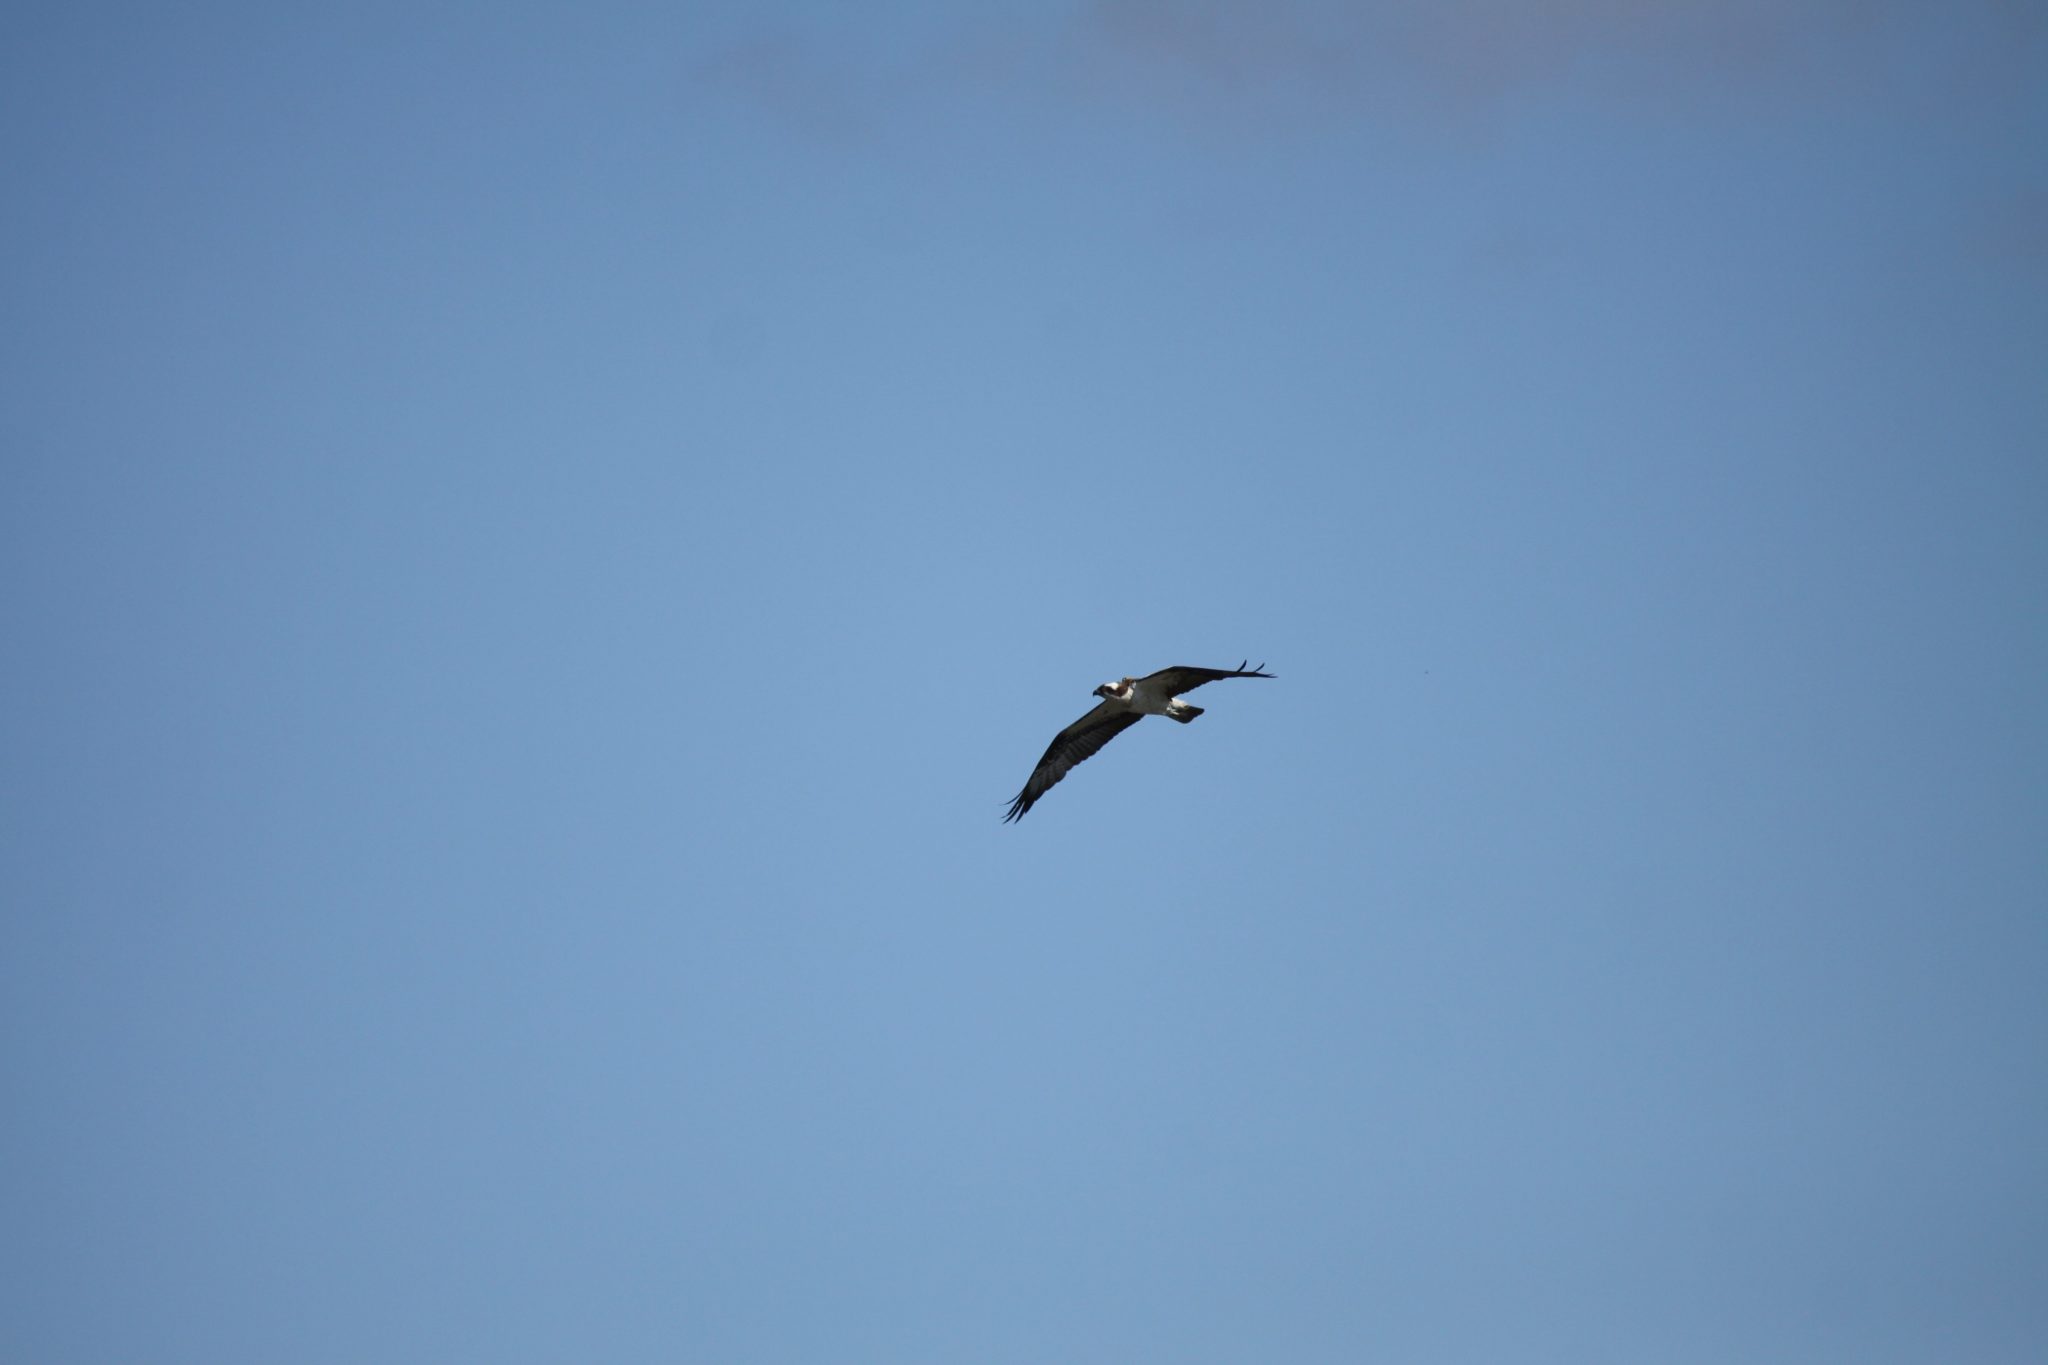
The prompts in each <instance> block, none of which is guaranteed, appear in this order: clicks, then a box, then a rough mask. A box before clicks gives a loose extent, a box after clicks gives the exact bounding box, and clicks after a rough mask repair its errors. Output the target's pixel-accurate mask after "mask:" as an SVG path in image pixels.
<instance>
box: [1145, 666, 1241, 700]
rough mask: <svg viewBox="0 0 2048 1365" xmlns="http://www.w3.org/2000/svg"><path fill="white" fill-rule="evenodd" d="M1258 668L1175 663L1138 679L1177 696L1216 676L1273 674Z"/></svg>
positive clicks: (1231, 676) (1233, 676)
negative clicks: (1197, 666) (1170, 666)
mask: <svg viewBox="0 0 2048 1365" xmlns="http://www.w3.org/2000/svg"><path fill="white" fill-rule="evenodd" d="M1249 662H1250V660H1246V663H1249ZM1264 667H1265V665H1264V664H1260V665H1259V668H1264ZM1259 668H1246V667H1245V666H1244V664H1239V665H1238V666H1237V667H1236V668H1190V667H1188V666H1187V665H1186V664H1176V665H1174V666H1173V667H1172V668H1162V669H1160V670H1159V671H1158V672H1157V673H1151V674H1147V675H1146V676H1145V677H1142V678H1140V679H1138V681H1139V682H1141V683H1156V684H1158V687H1159V690H1160V691H1162V692H1164V693H1166V695H1167V696H1169V697H1177V696H1179V695H1180V694H1181V693H1183V692H1192V691H1194V690H1195V689H1196V688H1198V687H1200V686H1201V685H1202V684H1203V683H1212V682H1215V681H1216V680H1217V679H1218V678H1270V677H1272V676H1273V675H1272V674H1271V673H1261V672H1260V671H1259Z"/></svg>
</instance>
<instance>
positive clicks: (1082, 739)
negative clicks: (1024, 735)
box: [1003, 702, 1144, 824]
mask: <svg viewBox="0 0 2048 1365" xmlns="http://www.w3.org/2000/svg"><path fill="white" fill-rule="evenodd" d="M1143 719H1144V717H1143V716H1142V715H1140V714H1139V713H1138V712H1136V711H1124V710H1121V709H1119V708H1116V707H1113V706H1111V705H1110V704H1109V703H1108V702H1104V703H1102V705H1100V706H1098V707H1096V708H1095V709H1094V710H1093V711H1090V712H1089V713H1088V714H1087V715H1085V716H1083V717H1081V719H1079V720H1077V721H1075V722H1074V723H1073V724H1072V725H1069V726H1068V727H1067V728H1066V729H1064V730H1062V731H1060V732H1059V733H1058V734H1056V735H1054V736H1053V738H1052V743H1051V744H1049V745H1047V746H1046V750H1045V757H1043V758H1041V759H1039V760H1038V766H1037V767H1036V768H1033V769H1032V770H1031V780H1030V781H1029V782H1026V783H1025V784H1024V790H1023V791H1020V792H1018V793H1017V799H1016V800H1014V801H1012V802H1011V803H1010V813H1009V814H1008V815H1005V816H1004V817H1003V823H1004V824H1008V823H1009V822H1010V821H1012V820H1021V819H1023V818H1024V812H1025V811H1027V810H1030V809H1031V807H1032V806H1034V805H1035V804H1037V802H1038V798H1039V797H1041V796H1043V795H1045V794H1046V793H1047V792H1049V791H1051V790H1052V789H1053V787H1054V786H1055V785H1057V784H1058V782H1059V780H1060V779H1061V778H1063V777H1065V776H1066V775H1067V770H1068V769H1069V768H1072V767H1073V766H1074V765H1075V764H1076V763H1081V762H1084V761H1085V760H1087V759H1090V758H1093V757H1094V756H1095V752H1096V750H1098V749H1100V748H1101V747H1102V746H1103V745H1105V744H1107V743H1109V742H1110V741H1111V740H1113V739H1115V738H1116V737H1117V736H1118V735H1120V734H1122V733H1123V732H1124V731H1126V730H1128V729H1130V728H1131V727H1132V726H1133V725H1136V724H1137V723H1138V722H1139V721H1141V720H1143Z"/></svg>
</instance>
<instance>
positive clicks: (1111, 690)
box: [1095, 680, 1128, 701]
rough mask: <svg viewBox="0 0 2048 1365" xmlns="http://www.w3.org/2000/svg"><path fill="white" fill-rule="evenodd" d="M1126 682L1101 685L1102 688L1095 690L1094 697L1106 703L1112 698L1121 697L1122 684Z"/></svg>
mask: <svg viewBox="0 0 2048 1365" xmlns="http://www.w3.org/2000/svg"><path fill="white" fill-rule="evenodd" d="M1126 681H1128V680H1120V681H1117V682H1106V683H1104V684H1102V686H1100V687H1098V688H1096V689H1095V695H1096V696H1098V697H1100V698H1102V699H1103V700H1104V701H1108V700H1110V699H1111V698H1113V697H1121V696H1122V695H1123V694H1124V684H1125V682H1126Z"/></svg>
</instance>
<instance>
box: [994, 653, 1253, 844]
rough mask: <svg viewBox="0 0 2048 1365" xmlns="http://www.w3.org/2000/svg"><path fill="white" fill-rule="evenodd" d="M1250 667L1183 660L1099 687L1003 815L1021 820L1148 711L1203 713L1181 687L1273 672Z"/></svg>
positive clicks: (1184, 718)
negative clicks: (1090, 706)
mask: <svg viewBox="0 0 2048 1365" xmlns="http://www.w3.org/2000/svg"><path fill="white" fill-rule="evenodd" d="M1264 667H1265V665H1264V664H1260V665H1259V668H1246V667H1245V666H1244V665H1243V664H1239V665H1238V666H1237V667H1236V668H1190V667H1187V666H1186V665H1180V666H1177V667H1174V668H1162V669H1160V670H1159V671H1158V672H1157V673H1148V674H1146V675H1145V676H1144V677H1142V678H1118V679H1117V680H1116V681H1115V682H1107V683H1104V684H1102V685H1101V686H1100V687H1098V688H1096V689H1095V695H1096V696H1098V697H1100V698H1102V702H1101V704H1100V705H1098V706H1097V707H1096V708H1095V709H1094V710H1093V711H1090V712H1089V713H1088V714H1087V715H1085V716H1083V717H1081V719H1079V720H1077V721H1075V722H1074V723H1073V724H1072V725H1069V726H1068V727H1067V728H1066V729H1064V730H1062V731H1060V732H1059V733H1058V734H1057V735H1054V736H1053V740H1052V743H1051V744H1050V745H1049V746H1047V748H1046V751H1045V756H1044V757H1043V758H1041V759H1039V760H1038V766H1037V767H1036V768H1033V769H1032V770H1031V780H1030V781H1028V782H1026V783H1025V784H1024V790H1023V791H1020V792H1018V793H1017V798H1016V799H1015V800H1014V801H1012V802H1011V803H1010V813H1009V814H1008V815H1005V816H1004V817H1003V820H1004V821H1005V823H1007V822H1008V821H1011V820H1021V819H1023V818H1024V812H1026V811H1028V810H1030V809H1031V807H1032V806H1033V805H1035V804H1036V803H1037V801H1038V798H1039V797H1041V796H1044V795H1045V794H1046V793H1047V792H1048V791H1050V790H1052V788H1053V786H1054V785H1055V784H1056V783H1058V782H1059V780H1060V779H1061V778H1063V777H1065V776H1066V775H1067V773H1068V772H1069V770H1071V769H1072V768H1073V767H1074V766H1075V765H1076V764H1079V763H1083V762H1085V761H1087V760H1088V759H1090V758H1093V757H1094V756H1095V754H1096V753H1097V751H1099V750H1100V749H1101V748H1102V746H1103V745H1105V744H1107V743H1109V742H1110V741H1111V740H1112V739H1115V738H1116V737H1117V736H1118V735H1120V734H1122V733H1123V732H1124V731H1126V730H1128V729H1130V728H1131V727H1132V726H1133V725H1136V724H1137V723H1138V722H1139V721H1140V720H1143V719H1144V718H1145V717H1146V716H1165V717H1166V718H1167V719H1168V720H1177V721H1179V722H1180V723H1181V724H1183V725H1185V724H1187V723H1188V722H1189V721H1192V720H1193V719H1194V718H1195V717H1196V716H1199V715H1201V714H1202V708H1201V707H1199V706H1196V705H1193V704H1192V703H1190V702H1188V701H1185V700H1183V699H1182V698H1181V697H1179V696H1176V695H1175V694H1176V693H1179V692H1192V691H1194V690H1195V689H1196V688H1198V687H1200V686H1201V685H1202V684H1204V683H1212V682H1215V681H1216V680H1217V679H1218V678H1270V677H1272V676H1273V675H1272V674H1271V673H1262V672H1260V671H1259V669H1262V668H1264Z"/></svg>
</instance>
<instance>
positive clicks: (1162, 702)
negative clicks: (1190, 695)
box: [1131, 687, 1173, 716]
mask: <svg viewBox="0 0 2048 1365" xmlns="http://www.w3.org/2000/svg"><path fill="white" fill-rule="evenodd" d="M1172 706H1173V696H1172V694H1171V693H1169V692H1167V691H1165V690H1164V689H1155V688H1150V687H1133V688H1132V689H1131V709H1132V710H1133V711H1136V712H1137V713H1138V714H1140V715H1145V716H1163V715H1165V714H1166V713H1167V711H1169V710H1170V709H1171V708H1172Z"/></svg>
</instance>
